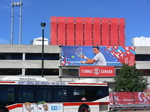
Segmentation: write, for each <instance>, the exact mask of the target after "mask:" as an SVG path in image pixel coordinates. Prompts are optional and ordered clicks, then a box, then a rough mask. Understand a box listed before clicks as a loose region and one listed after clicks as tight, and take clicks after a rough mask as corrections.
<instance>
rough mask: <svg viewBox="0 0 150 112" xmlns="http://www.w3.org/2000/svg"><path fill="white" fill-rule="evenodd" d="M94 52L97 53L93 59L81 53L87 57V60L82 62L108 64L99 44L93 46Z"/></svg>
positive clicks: (99, 64)
mask: <svg viewBox="0 0 150 112" xmlns="http://www.w3.org/2000/svg"><path fill="white" fill-rule="evenodd" d="M92 49H93V52H94V54H95V56H94V58H93V59H90V58H88V57H86V56H85V55H84V54H82V55H81V58H84V59H86V60H87V61H81V63H82V64H94V65H96V66H106V59H105V57H104V55H103V54H102V53H101V52H100V49H99V47H98V46H93V48H92Z"/></svg>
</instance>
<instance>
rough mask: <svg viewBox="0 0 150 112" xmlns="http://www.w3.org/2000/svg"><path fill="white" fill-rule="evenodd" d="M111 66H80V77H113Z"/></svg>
mask: <svg viewBox="0 0 150 112" xmlns="http://www.w3.org/2000/svg"><path fill="white" fill-rule="evenodd" d="M114 74H115V73H114V67H113V66H80V76H82V77H84V76H85V77H88V76H89V77H114Z"/></svg>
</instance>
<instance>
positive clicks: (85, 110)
mask: <svg viewBox="0 0 150 112" xmlns="http://www.w3.org/2000/svg"><path fill="white" fill-rule="evenodd" d="M79 112H90V110H89V108H88V107H87V106H81V107H80V108H79Z"/></svg>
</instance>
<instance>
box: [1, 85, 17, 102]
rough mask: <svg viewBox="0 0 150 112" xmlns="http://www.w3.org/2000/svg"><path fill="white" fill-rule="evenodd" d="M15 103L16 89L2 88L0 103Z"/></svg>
mask: <svg viewBox="0 0 150 112" xmlns="http://www.w3.org/2000/svg"><path fill="white" fill-rule="evenodd" d="M14 101H15V92H14V87H6V86H0V102H1V103H2V104H4V103H6V104H11V103H13V102H14Z"/></svg>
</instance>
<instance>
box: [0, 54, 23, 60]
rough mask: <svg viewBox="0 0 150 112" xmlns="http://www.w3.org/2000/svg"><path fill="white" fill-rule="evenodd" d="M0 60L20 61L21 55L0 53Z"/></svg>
mask: <svg viewBox="0 0 150 112" xmlns="http://www.w3.org/2000/svg"><path fill="white" fill-rule="evenodd" d="M0 60H22V53H0Z"/></svg>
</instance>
